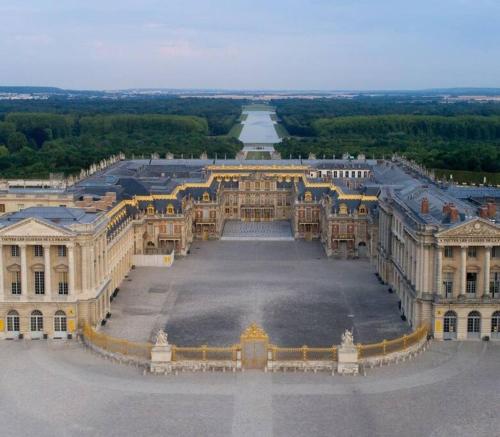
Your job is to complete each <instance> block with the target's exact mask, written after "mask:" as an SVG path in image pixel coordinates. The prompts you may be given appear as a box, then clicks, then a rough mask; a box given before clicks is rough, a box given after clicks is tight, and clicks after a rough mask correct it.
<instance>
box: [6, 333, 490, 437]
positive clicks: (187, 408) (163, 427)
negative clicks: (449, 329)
mask: <svg viewBox="0 0 500 437" xmlns="http://www.w3.org/2000/svg"><path fill="white" fill-rule="evenodd" d="M499 362H500V344H499V343H496V344H495V343H494V342H489V343H483V342H479V341H478V342H467V343H459V342H441V343H433V344H432V345H431V347H430V349H429V350H428V351H427V352H426V353H424V354H421V355H419V356H418V357H417V358H416V359H415V360H413V361H410V362H406V363H403V364H400V365H395V366H390V367H384V368H376V369H372V370H369V371H368V374H367V376H366V377H363V376H358V377H341V376H338V375H336V376H331V375H329V374H327V373H317V374H312V373H306V374H304V373H293V374H290V373H287V374H283V373H276V374H271V373H263V372H259V371H255V372H252V371H247V372H244V373H235V374H232V373H186V374H179V375H177V376H153V375H150V374H148V375H142V374H141V373H140V370H139V369H137V368H135V367H129V366H125V365H119V364H117V363H115V362H110V361H106V360H104V359H103V358H102V357H101V356H99V355H94V354H91V353H90V352H89V351H88V350H85V349H83V348H82V347H81V346H80V345H79V344H77V343H76V342H68V341H38V342H35V341H32V342H23V341H11V342H8V341H3V342H1V344H0V366H1V368H2V372H1V373H0V405H1V408H0V424H1V431H2V435H6V436H7V435H12V436H14V435H19V436H24V435H36V436H37V437H54V436H66V435H71V436H74V437H79V436H97V435H106V436H109V437H114V436H117V437H118V436H128V435H147V436H151V437H155V436H166V435H172V436H173V435H179V436H184V437H190V436H201V435H203V436H228V435H233V436H238V437H239V436H243V437H245V436H259V437H267V436H271V435H274V436H286V437H295V436H304V435H316V436H340V437H343V436H356V437H365V436H369V437H378V436H383V437H392V436H402V435H405V436H432V437H461V436H475V437H491V436H495V435H498V430H499V429H500V416H499V414H498V405H499V404H500V392H499V390H498V381H499V379H498V363H499Z"/></svg>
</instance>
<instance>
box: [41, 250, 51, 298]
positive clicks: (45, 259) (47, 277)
mask: <svg viewBox="0 0 500 437" xmlns="http://www.w3.org/2000/svg"><path fill="white" fill-rule="evenodd" d="M43 262H44V266H45V268H44V271H45V273H44V275H45V298H46V299H47V300H49V301H50V300H51V299H52V275H51V273H52V266H51V265H50V244H49V243H44V244H43Z"/></svg>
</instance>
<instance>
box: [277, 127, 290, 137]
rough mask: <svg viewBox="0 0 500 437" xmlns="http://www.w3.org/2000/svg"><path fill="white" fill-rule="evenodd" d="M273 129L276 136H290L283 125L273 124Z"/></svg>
mask: <svg viewBox="0 0 500 437" xmlns="http://www.w3.org/2000/svg"><path fill="white" fill-rule="evenodd" d="M274 129H276V133H277V134H278V136H279V137H280V138H287V137H289V136H290V134H289V133H288V131H287V130H286V127H285V126H283V125H282V124H279V123H278V124H275V125H274Z"/></svg>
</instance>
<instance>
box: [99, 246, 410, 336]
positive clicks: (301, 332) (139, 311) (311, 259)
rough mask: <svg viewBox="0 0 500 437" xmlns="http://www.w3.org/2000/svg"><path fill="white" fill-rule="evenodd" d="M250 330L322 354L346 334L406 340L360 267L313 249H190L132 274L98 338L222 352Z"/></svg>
mask: <svg viewBox="0 0 500 437" xmlns="http://www.w3.org/2000/svg"><path fill="white" fill-rule="evenodd" d="M252 322H256V323H257V324H259V325H261V326H262V327H263V328H264V329H265V330H266V332H267V333H268V334H269V337H270V341H271V342H272V343H274V344H277V345H280V346H302V345H304V344H307V345H308V346H331V345H333V344H338V343H340V336H341V334H342V332H343V331H344V329H346V328H349V329H353V331H354V338H355V341H356V342H362V343H372V342H377V341H381V340H383V339H390V338H395V337H398V336H400V335H402V334H404V333H407V332H410V327H409V326H408V325H407V324H406V322H403V321H402V320H401V318H400V314H399V311H398V298H397V296H395V295H394V294H389V293H388V289H387V286H383V285H381V284H380V283H379V282H378V281H377V278H376V277H375V275H374V269H373V267H372V266H371V265H370V263H369V262H368V261H367V260H361V259H360V260H337V259H331V258H330V259H329V258H327V257H326V256H325V254H324V251H323V248H322V246H321V244H320V243H319V242H317V241H313V242H306V241H195V242H194V243H193V245H192V247H191V253H190V254H189V255H188V256H187V257H185V258H178V259H176V260H175V262H174V264H173V266H172V267H170V268H152V267H138V268H136V269H134V270H132V271H131V272H130V274H129V277H128V278H127V279H126V280H125V281H124V282H123V283H122V284H121V286H120V292H119V294H118V296H117V298H116V299H115V300H114V302H113V304H112V317H111V319H109V321H108V323H107V325H106V326H105V327H104V332H106V333H108V334H110V335H113V336H116V337H122V338H127V339H129V340H135V341H148V340H151V339H152V338H153V336H154V334H155V333H156V332H157V330H158V329H160V328H163V329H166V331H167V333H168V335H169V340H170V341H171V342H172V343H174V344H176V345H182V346H198V345H201V344H208V345H213V346H226V345H231V344H234V343H237V342H238V340H239V336H240V334H241V332H242V331H243V329H244V328H246V327H247V326H248V325H250V324H251V323H252Z"/></svg>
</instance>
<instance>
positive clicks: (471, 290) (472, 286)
mask: <svg viewBox="0 0 500 437" xmlns="http://www.w3.org/2000/svg"><path fill="white" fill-rule="evenodd" d="M476 284H477V273H470V272H469V273H467V294H471V295H475V294H476Z"/></svg>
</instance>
